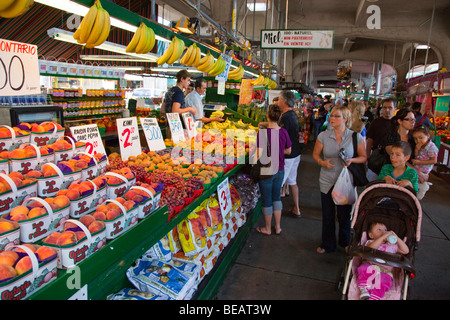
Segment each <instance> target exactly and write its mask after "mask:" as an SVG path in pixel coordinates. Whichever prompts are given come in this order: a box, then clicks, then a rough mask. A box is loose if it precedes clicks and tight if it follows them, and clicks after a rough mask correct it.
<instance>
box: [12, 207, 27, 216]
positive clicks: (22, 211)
mask: <svg viewBox="0 0 450 320" xmlns="http://www.w3.org/2000/svg"><path fill="white" fill-rule="evenodd" d="M29 211H30V210H29V209H28V208H27V207H26V206H17V207H14V208H12V210H11V212H10V213H9V215H10V216H11V217H13V216H15V215H16V214H28V212H29Z"/></svg>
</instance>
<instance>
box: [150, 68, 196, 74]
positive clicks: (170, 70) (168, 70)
mask: <svg viewBox="0 0 450 320" xmlns="http://www.w3.org/2000/svg"><path fill="white" fill-rule="evenodd" d="M183 69H186V68H150V71H152V72H178V71H180V70H183ZM186 70H187V71H188V72H189V73H203V71H199V70H197V69H186Z"/></svg>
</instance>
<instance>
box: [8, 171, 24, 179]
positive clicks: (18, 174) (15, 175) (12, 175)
mask: <svg viewBox="0 0 450 320" xmlns="http://www.w3.org/2000/svg"><path fill="white" fill-rule="evenodd" d="M8 177H10V178H13V177H16V178H19V179H20V180H23V174H21V173H20V172H17V171H13V172H10V173H9V174H8Z"/></svg>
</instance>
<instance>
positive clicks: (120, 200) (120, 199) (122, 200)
mask: <svg viewBox="0 0 450 320" xmlns="http://www.w3.org/2000/svg"><path fill="white" fill-rule="evenodd" d="M115 200H116V201H117V202H119V203H120V204H124V203H125V201H127V200H125V199H124V198H122V197H117V198H116V199H115ZM111 203H112V202H111Z"/></svg>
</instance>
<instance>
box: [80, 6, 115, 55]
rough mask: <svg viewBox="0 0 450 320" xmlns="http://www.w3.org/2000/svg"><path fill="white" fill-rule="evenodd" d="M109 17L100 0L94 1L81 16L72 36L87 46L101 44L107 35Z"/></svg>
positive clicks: (109, 24)
mask: <svg viewBox="0 0 450 320" xmlns="http://www.w3.org/2000/svg"><path fill="white" fill-rule="evenodd" d="M110 30H111V19H110V16H109V13H108V11H106V10H105V9H103V7H102V4H101V3H100V0H97V1H95V3H94V5H93V6H92V7H90V8H89V11H88V13H87V14H86V16H85V17H84V18H83V20H82V21H81V23H80V26H79V27H78V29H77V31H75V33H74V34H73V38H74V39H75V40H77V42H78V43H80V44H86V47H87V48H94V47H96V46H99V45H101V44H102V43H103V42H105V41H106V39H107V38H108V36H109V31H110Z"/></svg>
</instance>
